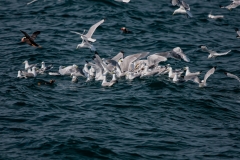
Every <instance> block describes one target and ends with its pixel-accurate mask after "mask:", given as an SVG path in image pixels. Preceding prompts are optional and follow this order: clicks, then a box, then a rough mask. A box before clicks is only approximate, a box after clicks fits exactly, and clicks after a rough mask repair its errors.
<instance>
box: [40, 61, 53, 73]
mask: <svg viewBox="0 0 240 160" xmlns="http://www.w3.org/2000/svg"><path fill="white" fill-rule="evenodd" d="M52 68H53V65H52V64H50V65H48V66H47V67H46V65H45V62H44V61H43V62H42V66H41V69H40V73H44V72H45V71H49V70H51V69H52Z"/></svg>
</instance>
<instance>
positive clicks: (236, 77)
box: [225, 72, 240, 82]
mask: <svg viewBox="0 0 240 160" xmlns="http://www.w3.org/2000/svg"><path fill="white" fill-rule="evenodd" d="M225 74H226V76H228V77H230V78H235V79H236V80H238V81H239V82H240V79H239V77H238V76H236V75H234V74H231V73H228V72H225Z"/></svg>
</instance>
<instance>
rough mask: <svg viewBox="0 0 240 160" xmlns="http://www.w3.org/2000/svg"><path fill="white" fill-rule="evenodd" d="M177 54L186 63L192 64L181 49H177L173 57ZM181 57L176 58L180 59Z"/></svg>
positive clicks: (174, 50)
mask: <svg viewBox="0 0 240 160" xmlns="http://www.w3.org/2000/svg"><path fill="white" fill-rule="evenodd" d="M175 54H177V55H179V56H180V57H181V59H183V60H184V61H186V62H190V59H189V58H188V57H187V56H186V55H185V54H184V53H183V51H182V49H181V48H180V47H176V48H174V49H173V52H172V56H176V55H175ZM179 56H176V58H177V59H178V57H179Z"/></svg>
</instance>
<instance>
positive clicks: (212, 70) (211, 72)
mask: <svg viewBox="0 0 240 160" xmlns="http://www.w3.org/2000/svg"><path fill="white" fill-rule="evenodd" d="M215 70H216V67H213V68H212V69H210V70H209V71H208V72H207V73H206V74H205V76H204V83H206V81H207V79H208V77H209V76H211V75H212V74H213V73H214V72H215Z"/></svg>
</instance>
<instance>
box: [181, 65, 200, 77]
mask: <svg viewBox="0 0 240 160" xmlns="http://www.w3.org/2000/svg"><path fill="white" fill-rule="evenodd" d="M184 70H186V73H185V76H198V75H200V74H201V72H202V71H199V72H194V73H191V72H190V69H189V67H184Z"/></svg>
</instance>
